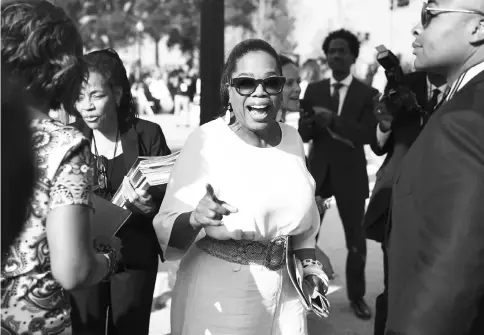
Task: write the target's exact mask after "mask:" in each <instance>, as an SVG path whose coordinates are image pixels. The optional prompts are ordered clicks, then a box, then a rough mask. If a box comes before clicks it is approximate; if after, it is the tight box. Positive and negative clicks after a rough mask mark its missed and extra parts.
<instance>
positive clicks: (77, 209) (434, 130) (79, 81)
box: [1, 0, 484, 335]
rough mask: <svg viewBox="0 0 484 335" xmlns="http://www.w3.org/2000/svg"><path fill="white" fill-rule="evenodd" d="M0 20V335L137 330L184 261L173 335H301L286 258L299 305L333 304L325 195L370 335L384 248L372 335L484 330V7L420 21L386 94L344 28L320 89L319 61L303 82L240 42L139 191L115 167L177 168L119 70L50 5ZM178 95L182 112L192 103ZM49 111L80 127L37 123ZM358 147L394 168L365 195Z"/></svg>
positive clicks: (450, 7) (179, 83)
mask: <svg viewBox="0 0 484 335" xmlns="http://www.w3.org/2000/svg"><path fill="white" fill-rule="evenodd" d="M1 18H2V22H1V34H2V35H1V38H2V45H1V55H2V96H1V100H2V161H3V162H2V163H3V166H2V241H1V242H2V267H1V286H2V290H1V294H2V301H1V306H2V311H1V332H2V334H4V333H5V334H148V332H149V322H150V313H151V302H152V296H153V290H154V286H155V280H156V273H157V266H158V261H159V260H160V259H161V260H162V261H164V260H173V259H180V260H181V262H180V267H179V270H178V273H177V278H176V283H175V287H174V289H173V292H172V304H171V329H172V334H174V335H175V334H176V335H198V334H237V335H253V334H267V335H269V334H272V335H307V315H308V311H307V310H306V309H305V308H304V305H303V304H302V302H301V298H300V296H299V295H298V293H297V290H296V288H295V287H294V285H293V282H292V281H291V280H290V275H289V273H288V270H287V267H286V265H287V264H286V254H289V255H291V257H294V259H295V260H296V264H299V266H300V269H301V273H302V281H303V282H304V287H305V288H306V289H307V290H308V291H309V292H312V294H311V295H312V296H315V295H317V294H320V295H326V293H327V290H328V286H329V284H328V283H329V280H331V278H333V277H334V272H333V269H332V266H331V262H330V260H329V259H328V257H327V256H326V254H325V253H324V250H319V249H318V248H317V247H316V244H317V240H318V237H319V234H324V233H325V231H324V227H321V222H322V219H323V217H324V214H325V211H326V209H327V199H331V198H334V199H335V201H336V204H337V206H338V211H339V215H340V217H341V221H342V225H343V229H344V233H345V238H346V248H347V260H346V273H345V276H346V286H347V295H348V300H349V305H350V307H351V310H352V312H353V313H354V314H355V316H356V317H358V318H360V319H363V320H369V319H371V318H372V314H373V313H372V308H371V307H370V306H369V305H368V303H367V302H366V301H365V288H366V285H365V262H366V239H372V240H375V241H377V242H379V243H381V246H382V250H383V257H384V262H383V263H384V273H385V276H384V277H385V278H384V283H383V285H384V291H383V292H382V294H381V295H380V296H379V297H378V298H377V302H376V306H375V322H374V333H375V335H433V334H435V335H479V334H483V333H484V258H483V257H482V256H483V255H484V243H483V242H482V241H483V238H484V225H483V224H482V223H483V220H484V206H482V199H484V2H482V0H460V1H457V0H440V1H438V2H437V1H429V3H424V4H423V7H422V11H421V18H420V20H421V22H420V23H419V24H418V25H417V26H416V27H415V28H414V29H413V32H412V33H413V35H414V37H415V41H414V43H413V46H412V47H413V52H414V54H415V56H416V60H415V69H416V71H414V72H412V73H408V74H406V75H405V76H404V77H403V78H396V77H393V78H391V80H389V82H388V85H387V87H386V88H385V90H384V91H383V92H381V93H379V92H378V91H377V90H376V89H374V88H372V87H371V86H370V85H368V84H367V83H365V82H363V81H360V80H359V79H358V78H356V77H354V76H353V75H352V72H351V69H352V66H353V64H354V63H355V62H356V60H357V58H358V56H359V51H360V41H359V40H358V38H357V36H356V35H354V34H353V33H351V32H350V31H348V30H345V29H340V30H336V31H333V32H331V33H330V34H329V35H328V36H326V38H325V39H324V41H322V51H323V53H324V55H325V57H326V60H327V66H328V68H327V69H325V71H326V72H327V74H328V76H327V78H324V77H325V74H322V73H321V72H322V70H321V66H320V64H318V63H317V62H315V61H313V60H310V61H307V62H306V63H304V64H303V65H302V66H301V68H300V67H299V64H298V63H297V62H295V61H294V60H292V59H291V58H289V57H286V56H284V55H280V54H278V53H277V52H276V50H274V48H273V47H272V46H271V45H270V44H268V43H267V42H265V41H263V40H260V39H248V40H244V41H242V42H240V43H239V44H237V45H236V46H235V47H234V48H233V49H232V51H231V52H230V54H229V56H228V58H227V60H226V62H225V65H224V68H223V73H222V77H221V78H220V99H221V105H222V106H223V108H222V110H220V111H217V113H214V114H217V116H216V117H215V118H214V119H213V120H212V121H210V122H208V123H206V124H203V125H201V126H200V127H198V128H196V129H195V130H194V131H193V132H192V133H191V135H190V136H189V138H188V139H187V141H186V143H185V145H184V147H183V148H182V150H181V152H180V154H179V156H178V158H177V161H176V163H175V165H174V167H173V170H172V171H171V175H170V178H169V181H168V184H167V185H166V188H161V189H153V188H150V189H148V190H142V189H139V188H135V187H134V186H133V185H132V184H131V182H130V180H129V179H128V178H126V174H127V172H128V170H129V169H130V167H131V166H132V165H133V163H134V162H135V161H136V160H137V158H138V157H139V156H164V155H168V154H170V153H171V151H170V148H169V147H168V145H167V142H166V139H165V136H164V134H163V131H162V129H161V127H160V126H159V125H157V124H155V123H152V122H149V121H146V120H142V119H140V118H139V117H138V115H139V113H141V112H142V111H141V110H140V108H139V106H140V102H139V97H138V96H137V94H138V93H136V92H137V90H138V89H139V88H137V87H136V81H135V84H133V80H130V75H129V74H128V71H127V70H126V68H125V65H124V64H123V62H122V61H121V59H120V58H119V56H118V54H117V52H116V51H115V50H113V49H104V50H98V51H93V52H90V53H87V54H83V44H82V39H81V36H80V34H79V32H78V31H77V28H76V26H75V24H74V23H73V22H72V21H71V20H70V19H69V18H68V16H67V15H66V13H65V12H64V11H63V10H62V9H61V8H60V7H58V6H56V5H53V4H52V3H51V2H49V1H46V0H5V1H2V4H1ZM409 48H410V46H409ZM175 77H176V78H172V79H171V81H170V83H172V85H173V87H174V90H173V107H174V109H175V113H176V110H177V108H178V112H179V113H183V112H180V111H185V107H186V105H187V104H188V103H189V102H190V100H193V97H194V95H192V96H191V94H192V93H193V92H197V91H198V90H199V87H198V88H196V89H195V91H193V89H190V87H193V82H192V81H189V80H188V79H187V76H184V75H182V74H180V73H177V74H176V75H175ZM397 79H398V80H397ZM198 83H199V81H198ZM158 84H159V83H158ZM199 84H200V83H199ZM199 84H198V86H199ZM190 85H191V86H190ZM153 86H154V87H156V83H155V81H154V82H153ZM196 86H197V85H195V87H196ZM159 97H161V95H160V96H159ZM158 100H159V103H160V102H161V98H160V99H158ZM177 106H178V107H177ZM59 109H63V110H65V111H66V112H68V113H70V114H71V115H73V116H74V118H75V122H73V123H72V124H69V125H67V124H64V123H61V122H59V121H57V120H54V119H52V118H50V117H49V112H51V111H52V110H59ZM288 112H298V113H300V118H299V121H298V125H297V129H296V128H294V127H292V126H290V125H288V124H286V123H285V119H286V115H287V113H288ZM6 120H8V122H6ZM11 143H15V145H14V146H13V145H12V144H11ZM305 143H310V146H309V151H308V153H307V154H306V151H305ZM365 145H370V146H371V148H372V150H373V151H374V152H375V154H377V155H384V154H386V158H385V161H384V163H383V165H382V167H381V168H380V170H379V171H378V174H377V181H376V184H375V187H374V189H373V191H372V192H371V197H370V189H369V186H368V175H367V171H366V164H367V162H366V158H365V152H364V146H365ZM4 148H6V149H4ZM117 190H121V195H122V197H123V198H124V201H125V203H126V207H127V208H128V209H129V210H130V211H131V212H132V215H131V217H130V219H129V221H128V222H127V223H126V224H125V225H124V226H123V227H122V228H121V229H120V230H119V232H118V233H117V234H116V236H113V237H112V238H111V239H108V240H106V241H102V243H101V242H99V241H98V242H93V241H92V236H91V221H92V216H93V214H94V213H95V210H96V208H94V205H93V199H95V197H101V198H104V199H106V200H111V198H112V197H113V195H114V193H115V192H116V191H117ZM369 197H370V201H369V205H368V208H367V209H366V210H365V201H366V199H367V198H369ZM323 249H324V246H323ZM329 317H331V315H330V316H329Z"/></svg>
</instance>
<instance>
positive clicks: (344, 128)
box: [298, 78, 378, 198]
mask: <svg viewBox="0 0 484 335" xmlns="http://www.w3.org/2000/svg"><path fill="white" fill-rule="evenodd" d="M377 93H378V91H377V90H376V89H374V88H372V87H370V86H367V85H365V84H364V83H362V82H361V81H359V80H358V79H356V78H353V81H352V82H351V85H350V86H349V87H348V91H347V94H346V97H345V100H344V103H343V106H342V109H341V114H340V115H339V116H337V117H336V118H335V120H334V122H333V124H332V126H331V129H332V130H333V131H334V132H336V133H337V134H339V135H342V136H343V137H345V138H347V139H349V140H350V141H352V142H353V143H354V144H355V148H351V147H349V146H348V145H346V144H344V143H342V142H341V141H339V140H335V139H333V138H332V137H331V135H330V134H329V133H328V131H327V130H326V128H321V127H320V126H319V125H317V124H316V123H312V124H308V123H304V122H300V123H299V129H298V130H299V134H300V135H301V138H302V139H303V141H304V142H308V141H309V140H313V145H312V148H311V151H310V152H309V157H308V163H309V171H310V172H311V174H312V175H313V177H314V179H315V181H316V190H318V189H319V188H320V187H321V185H322V184H323V182H324V178H325V177H326V175H327V171H328V168H331V179H332V187H333V190H334V192H335V193H345V192H356V193H358V195H361V196H363V197H365V198H367V197H368V193H369V189H368V174H367V171H366V164H367V162H366V157H365V151H364V149H363V145H364V144H369V143H370V142H371V141H372V139H373V132H374V129H375V125H376V118H375V116H374V114H373V98H374V96H375V95H376V94H377ZM304 100H305V101H306V103H307V104H308V105H310V106H321V107H326V108H330V104H331V93H330V80H329V79H326V80H323V81H318V82H315V83H312V84H309V86H308V87H307V89H306V93H305V95H304Z"/></svg>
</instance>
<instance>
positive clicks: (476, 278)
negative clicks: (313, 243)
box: [386, 0, 484, 335]
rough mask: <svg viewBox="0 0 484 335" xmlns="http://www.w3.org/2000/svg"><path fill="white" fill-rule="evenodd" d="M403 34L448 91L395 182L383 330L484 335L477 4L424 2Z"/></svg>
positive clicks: (481, 36) (482, 94)
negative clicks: (416, 19) (413, 24)
mask: <svg viewBox="0 0 484 335" xmlns="http://www.w3.org/2000/svg"><path fill="white" fill-rule="evenodd" d="M413 34H414V36H415V42H414V43H413V47H414V54H415V55H416V59H415V67H416V68H417V70H426V71H433V72H437V73H439V74H441V75H443V76H445V77H446V78H447V82H448V83H449V85H450V87H451V89H450V92H449V94H448V96H447V98H446V102H444V103H443V104H442V105H441V107H440V108H438V109H437V110H436V111H435V112H434V113H433V115H432V117H431V118H430V119H429V121H428V122H427V124H426V126H425V128H423V130H422V132H421V133H420V135H419V137H418V138H417V139H416V141H415V142H414V143H413V145H412V147H411V148H410V150H409V151H408V153H407V154H406V156H405V158H404V160H403V162H402V164H401V166H400V171H399V173H397V176H396V178H395V184H394V187H393V193H392V208H391V215H392V221H391V225H392V226H391V231H390V237H389V254H388V257H389V259H388V261H389V279H388V280H389V281H388V290H389V293H388V319H387V327H386V329H387V332H386V334H388V335H396V334H398V335H407V334H408V335H410V334H411V335H451V334H452V335H474V334H475V335H477V334H484V242H483V241H484V200H483V199H484V1H482V0H439V1H438V2H437V1H430V2H429V3H426V4H424V6H423V8H422V14H421V24H420V25H418V26H417V27H415V28H414V31H413Z"/></svg>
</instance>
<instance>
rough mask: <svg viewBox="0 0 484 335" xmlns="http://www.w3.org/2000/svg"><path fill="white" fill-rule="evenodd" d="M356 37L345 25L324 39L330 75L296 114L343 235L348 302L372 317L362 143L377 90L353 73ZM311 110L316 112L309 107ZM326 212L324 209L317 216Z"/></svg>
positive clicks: (312, 88)
mask: <svg viewBox="0 0 484 335" xmlns="http://www.w3.org/2000/svg"><path fill="white" fill-rule="evenodd" d="M359 50H360V42H359V41H358V38H357V37H356V36H355V35H354V34H352V33H351V32H349V31H347V30H343V29H341V30H338V31H334V32H332V33H330V34H329V35H328V37H327V38H326V39H325V41H324V43H323V51H324V52H325V54H326V57H327V60H328V65H329V67H330V69H331V74H332V75H331V78H330V79H326V80H322V81H317V82H314V83H310V84H309V85H308V87H307V89H306V92H305V95H304V99H303V101H304V105H306V106H308V108H309V109H311V111H308V113H304V114H303V116H302V117H301V118H300V120H299V133H300V135H301V137H302V139H303V141H304V142H308V141H310V140H312V141H313V145H312V148H311V149H310V152H309V157H308V166H309V171H310V172H311V174H312V175H313V177H314V179H315V181H316V196H320V197H321V198H323V199H326V198H330V197H331V196H334V197H335V199H336V203H337V205H338V210H339V214H340V216H341V221H342V222H343V228H344V231H345V237H346V247H347V249H348V257H347V261H346V286H347V293H348V298H349V300H350V306H351V308H352V310H353V312H354V313H355V315H356V316H357V317H358V318H361V319H370V318H371V311H370V308H369V307H368V305H367V304H366V302H365V300H364V296H365V289H366V287H365V262H366V239H365V234H364V230H363V226H362V221H363V216H364V212H365V200H366V198H368V194H369V189H368V174H367V171H366V164H367V162H366V158H365V151H364V149H363V146H364V145H365V144H369V143H370V142H371V140H372V138H373V136H374V135H373V134H374V129H375V125H376V119H375V116H374V115H373V97H374V96H375V95H376V94H377V93H378V91H376V90H375V89H373V88H371V87H369V86H367V85H365V84H364V83H362V82H361V81H359V80H358V79H356V78H354V77H353V75H352V74H351V71H350V70H351V66H352V65H353V64H354V63H355V61H356V59H357V58H358V55H359ZM312 111H313V112H314V113H312ZM323 216H324V212H323V214H322V216H321V219H322V218H323Z"/></svg>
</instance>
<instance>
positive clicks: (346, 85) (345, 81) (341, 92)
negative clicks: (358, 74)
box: [329, 74, 353, 115]
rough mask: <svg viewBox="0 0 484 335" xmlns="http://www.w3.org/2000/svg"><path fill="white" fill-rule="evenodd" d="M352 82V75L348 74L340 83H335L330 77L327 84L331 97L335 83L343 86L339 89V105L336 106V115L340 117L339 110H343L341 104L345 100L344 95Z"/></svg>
mask: <svg viewBox="0 0 484 335" xmlns="http://www.w3.org/2000/svg"><path fill="white" fill-rule="evenodd" d="M352 81H353V75H352V74H349V75H348V77H346V78H345V79H343V80H341V81H337V80H336V79H334V78H333V76H331V78H330V79H329V84H330V87H329V93H330V94H331V96H333V93H334V85H335V84H336V83H340V84H342V85H343V86H342V87H341V88H340V89H339V105H338V111H337V112H338V115H341V109H342V108H343V103H344V101H345V98H346V93H348V88H349V87H350V85H351V82H352Z"/></svg>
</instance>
